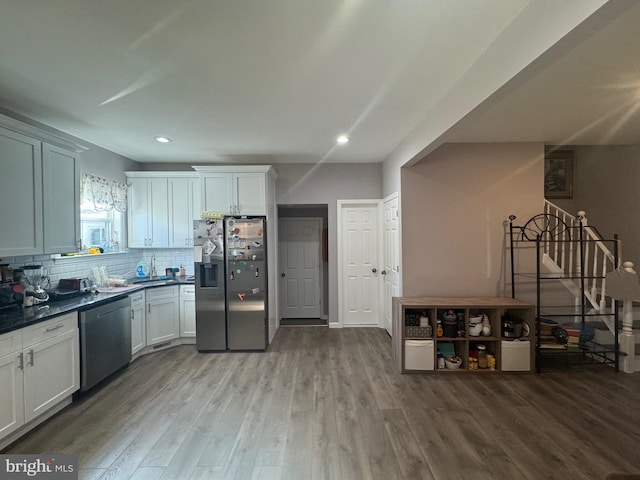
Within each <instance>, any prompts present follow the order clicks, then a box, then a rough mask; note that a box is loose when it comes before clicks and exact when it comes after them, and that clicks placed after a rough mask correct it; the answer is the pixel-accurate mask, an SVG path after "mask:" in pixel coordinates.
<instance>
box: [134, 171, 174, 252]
mask: <svg viewBox="0 0 640 480" xmlns="http://www.w3.org/2000/svg"><path fill="white" fill-rule="evenodd" d="M126 174H127V177H129V179H128V182H129V199H128V202H129V208H128V215H127V218H128V242H129V247H131V248H151V247H153V248H166V247H168V246H169V201H168V182H167V178H166V177H156V176H151V177H145V176H141V175H139V173H136V172H126Z"/></svg>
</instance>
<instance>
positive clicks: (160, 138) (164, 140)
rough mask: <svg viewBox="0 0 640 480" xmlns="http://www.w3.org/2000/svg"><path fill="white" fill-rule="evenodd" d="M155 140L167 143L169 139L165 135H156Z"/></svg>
mask: <svg viewBox="0 0 640 480" xmlns="http://www.w3.org/2000/svg"><path fill="white" fill-rule="evenodd" d="M156 141H157V142H160V143H169V142H170V141H171V139H170V138H167V137H156Z"/></svg>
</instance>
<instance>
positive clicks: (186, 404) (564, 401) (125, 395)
mask: <svg viewBox="0 0 640 480" xmlns="http://www.w3.org/2000/svg"><path fill="white" fill-rule="evenodd" d="M390 345H391V340H390V338H389V336H388V335H387V334H386V332H384V331H383V330H380V329H367V328H360V329H342V330H339V329H328V328H324V327H289V328H286V327H283V328H281V329H280V330H279V331H278V333H277V335H276V338H275V341H274V343H273V344H272V346H271V347H270V348H269V351H268V352H267V353H226V354H199V353H197V352H196V350H195V348H194V347H192V346H182V347H178V348H174V349H170V350H165V351H162V352H158V353H155V354H152V355H148V356H146V357H143V358H141V359H139V360H137V361H136V362H134V363H133V364H132V365H131V366H130V367H129V368H128V369H127V370H125V371H124V372H123V373H122V374H121V375H119V376H118V377H116V378H115V379H113V380H112V381H111V382H110V383H109V384H108V385H106V386H105V387H104V388H101V389H100V390H98V391H97V392H94V393H93V394H91V395H88V396H85V397H84V398H83V399H82V400H80V401H79V402H76V403H74V404H73V405H72V406H70V407H69V408H67V409H66V410H64V411H63V412H62V413H61V414H59V415H58V416H56V417H54V418H53V419H52V420H50V421H49V422H47V423H46V424H44V425H43V426H41V427H40V428H38V429H37V430H35V431H33V432H32V433H30V434H29V435H28V436H26V437H25V438H24V439H23V440H22V441H20V442H18V443H16V444H14V445H13V446H11V448H9V449H8V450H7V451H6V452H5V453H73V454H78V455H79V456H80V466H81V468H82V470H81V475H80V478H84V479H98V478H100V479H135V480H151V479H185V480H186V479H191V480H214V479H242V480H244V479H294V480H306V479H314V480H315V479H331V480H340V479H344V480H351V479H354V480H360V479H381V480H389V479H394V478H402V479H411V480H414V479H430V478H435V479H465V480H466V479H474V480H476V479H492V480H493V479H509V480H514V479H545V480H546V479H563V480H566V479H572V480H573V479H582V478H593V479H603V478H605V477H606V476H607V475H608V474H609V473H611V472H632V473H640V375H628V374H624V373H618V374H616V373H614V372H613V371H612V370H611V369H608V368H602V367H601V368H599V369H597V370H594V369H590V370H581V371H569V372H567V371H560V372H544V373H542V374H540V375H508V374H490V375H486V374H483V375H478V374H461V373H450V374H444V373H441V374H430V375H400V374H398V373H397V372H396V371H395V369H394V367H393V363H392V361H391V347H390Z"/></svg>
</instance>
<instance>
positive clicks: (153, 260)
mask: <svg viewBox="0 0 640 480" xmlns="http://www.w3.org/2000/svg"><path fill="white" fill-rule="evenodd" d="M150 275H151V277H155V276H156V254H155V253H152V254H151V273H150Z"/></svg>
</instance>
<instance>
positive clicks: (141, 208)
mask: <svg viewBox="0 0 640 480" xmlns="http://www.w3.org/2000/svg"><path fill="white" fill-rule="evenodd" d="M148 196H149V195H148V193H147V179H146V178H130V179H129V200H128V203H129V207H128V211H127V219H128V231H127V237H128V244H129V247H131V248H145V247H148V246H149V245H148V240H147V239H148V236H147V210H148V207H147V205H148V200H147V199H148Z"/></svg>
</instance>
